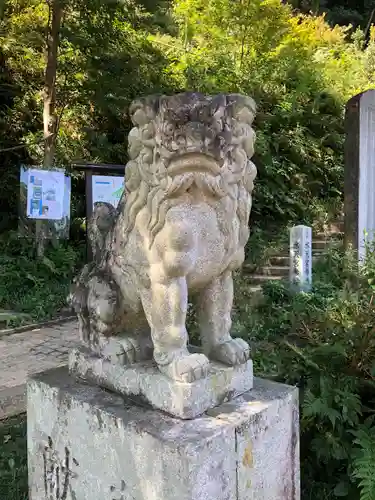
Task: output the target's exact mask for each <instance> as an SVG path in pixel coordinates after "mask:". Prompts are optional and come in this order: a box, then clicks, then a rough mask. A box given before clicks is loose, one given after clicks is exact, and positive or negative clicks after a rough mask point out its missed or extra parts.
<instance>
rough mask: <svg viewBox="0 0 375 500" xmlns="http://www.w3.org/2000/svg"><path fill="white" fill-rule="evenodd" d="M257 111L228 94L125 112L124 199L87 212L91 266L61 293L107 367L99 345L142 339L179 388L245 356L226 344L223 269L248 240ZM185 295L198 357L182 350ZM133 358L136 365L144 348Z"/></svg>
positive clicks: (175, 99) (156, 102)
mask: <svg viewBox="0 0 375 500" xmlns="http://www.w3.org/2000/svg"><path fill="white" fill-rule="evenodd" d="M255 108H256V106H255V103H254V101H253V100H252V99H251V98H249V97H245V96H241V95H235V94H230V95H224V94H223V95H217V96H213V97H212V96H205V95H202V94H199V93H185V94H179V95H175V96H169V97H168V96H161V97H160V96H159V97H149V98H146V99H143V100H139V101H136V102H134V103H133V104H132V106H131V107H130V115H131V117H132V120H133V123H134V125H135V126H134V128H133V129H132V130H131V132H130V134H129V156H130V161H129V163H128V164H127V165H126V169H125V192H124V194H123V197H122V198H121V200H120V203H119V206H118V209H117V210H113V208H111V207H110V206H107V205H105V204H100V203H99V204H97V208H96V210H95V211H94V214H93V217H92V219H91V221H90V222H89V236H90V241H91V245H92V247H93V253H94V255H95V262H92V263H90V264H88V265H87V266H85V267H84V269H83V270H82V272H81V274H80V275H79V277H78V278H77V280H76V282H75V285H74V287H73V289H72V293H71V295H70V303H71V305H72V306H73V307H74V308H75V310H76V312H77V313H78V317H79V320H80V330H81V338H82V342H83V343H84V344H85V345H86V346H87V347H88V348H89V349H92V350H93V351H94V352H96V353H97V354H99V355H102V357H103V358H107V356H106V354H105V353H101V352H100V345H101V344H103V342H102V339H103V337H105V338H108V337H116V336H119V335H120V336H124V334H125V335H127V334H128V335H129V336H132V337H133V338H134V337H136V336H140V338H142V339H143V340H142V342H145V343H148V344H149V343H150V339H152V344H153V357H154V359H155V361H156V363H157V365H158V368H159V370H160V371H161V372H163V373H164V374H165V375H166V376H168V377H169V378H171V379H173V380H176V381H179V382H187V383H191V382H194V381H195V380H199V379H202V378H205V377H207V375H208V372H209V369H210V368H209V360H213V361H219V362H222V363H225V364H227V365H229V366H235V365H239V364H242V363H246V361H247V360H248V359H249V356H250V351H249V346H248V344H247V343H246V342H245V341H243V340H241V339H233V338H232V337H231V335H230V330H231V317H230V316H231V310H232V304H233V280H232V272H233V271H234V270H235V269H238V268H239V267H240V266H241V265H242V263H243V261H244V255H245V252H244V249H245V245H246V242H247V240H248V237H249V226H248V221H249V215H250V210H251V202H252V191H253V181H254V178H255V176H256V168H255V166H254V164H253V163H252V162H251V161H250V158H251V157H252V155H253V153H254V141H255V133H254V131H253V129H252V123H253V120H254V116H255V111H256V109H255ZM188 294H191V295H194V296H195V297H196V301H197V306H198V307H197V309H198V323H199V326H200V333H201V338H202V344H203V351H204V354H197V353H194V354H193V353H189V351H188V349H187V343H188V332H187V331H186V324H185V323H186V312H187V305H188ZM137 353H138V354H142V355H143V359H144V354H145V353H144V350H143V349H139V350H138V351H137ZM149 357H151V354H150V355H149ZM139 360H140V359H135V361H139ZM111 362H114V363H116V361H111ZM118 364H119V365H120V366H121V365H122V364H123V363H118Z"/></svg>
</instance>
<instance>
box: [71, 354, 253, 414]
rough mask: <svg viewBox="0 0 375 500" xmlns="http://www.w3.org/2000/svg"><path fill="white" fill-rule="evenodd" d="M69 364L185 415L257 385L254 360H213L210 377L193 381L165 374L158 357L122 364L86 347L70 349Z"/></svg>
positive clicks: (137, 397)
mask: <svg viewBox="0 0 375 500" xmlns="http://www.w3.org/2000/svg"><path fill="white" fill-rule="evenodd" d="M69 368H70V371H71V373H72V374H73V375H76V376H78V377H80V378H82V379H83V380H86V381H88V382H91V383H93V384H95V385H99V386H101V387H104V388H106V389H110V390H112V391H114V392H116V393H118V394H120V395H123V396H128V397H132V398H133V399H135V400H137V401H141V402H144V403H146V404H148V405H150V406H151V407H153V408H157V409H159V410H163V411H165V412H167V413H169V414H170V415H172V416H175V417H179V418H183V419H189V418H194V417H197V416H198V415H202V413H204V412H205V411H206V410H208V409H209V408H213V407H215V406H217V405H219V404H222V403H224V402H226V401H229V400H230V399H232V398H234V397H236V396H239V395H240V394H243V393H244V392H247V391H249V390H250V389H251V388H252V387H253V363H252V361H251V360H249V361H248V362H247V363H245V364H243V365H239V366H235V367H229V366H225V365H222V364H219V363H211V366H210V373H209V374H208V377H207V378H204V379H201V380H197V381H195V382H192V383H190V384H188V383H182V382H176V381H174V380H171V379H170V378H168V377H167V376H165V375H163V374H162V373H161V372H160V371H159V369H158V367H157V366H156V364H155V362H154V361H144V362H141V363H136V364H131V365H119V364H115V363H113V362H111V361H109V360H106V359H103V358H101V357H99V356H96V355H95V354H93V353H92V351H88V350H87V349H86V348H84V347H80V348H77V349H74V350H73V351H72V352H71V353H70V356H69Z"/></svg>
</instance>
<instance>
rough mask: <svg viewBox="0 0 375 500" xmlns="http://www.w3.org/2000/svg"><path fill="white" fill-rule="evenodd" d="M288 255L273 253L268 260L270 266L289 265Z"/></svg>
mask: <svg viewBox="0 0 375 500" xmlns="http://www.w3.org/2000/svg"><path fill="white" fill-rule="evenodd" d="M289 261H290V257H289V255H282V254H280V255H273V256H272V257H271V258H270V260H269V262H270V265H271V266H289Z"/></svg>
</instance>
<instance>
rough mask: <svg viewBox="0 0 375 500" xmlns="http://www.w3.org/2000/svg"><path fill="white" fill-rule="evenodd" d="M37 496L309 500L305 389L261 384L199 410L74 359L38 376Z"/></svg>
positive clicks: (33, 485) (33, 460)
mask: <svg viewBox="0 0 375 500" xmlns="http://www.w3.org/2000/svg"><path fill="white" fill-rule="evenodd" d="M28 457H29V486H30V497H29V500H45V499H46V498H53V499H56V498H60V499H66V500H68V499H69V500H70V499H77V500H93V499H95V500H96V499H98V500H99V499H108V500H112V499H116V500H120V499H121V500H177V499H178V500H249V499H251V500H255V499H256V500H299V498H300V493H299V491H300V490H299V467H298V465H299V440H298V402H297V392H296V389H294V388H291V387H287V386H283V385H280V384H274V383H270V382H267V381H262V380H258V379H255V384H254V389H253V390H252V391H250V392H249V393H246V394H244V395H243V396H240V397H239V398H237V399H235V400H232V401H231V402H230V403H226V404H224V405H222V406H220V407H218V408H215V409H212V410H210V411H209V412H208V413H207V414H205V415H203V416H202V417H199V418H196V419H195V420H185V421H183V420H180V419H175V418H172V417H169V416H167V415H165V414H163V413H162V412H158V411H155V410H149V409H147V408H142V407H140V406H136V405H134V404H133V403H131V402H129V401H128V402H127V401H125V402H124V400H123V399H122V398H121V397H119V396H117V395H115V394H111V393H108V392H106V391H104V390H102V389H100V388H99V387H95V386H89V385H85V384H83V383H77V382H76V381H75V380H74V379H73V378H72V377H71V376H69V375H68V371H67V370H66V369H57V370H52V371H49V372H46V373H44V374H41V375H36V376H34V377H33V378H32V379H31V380H30V381H29V383H28Z"/></svg>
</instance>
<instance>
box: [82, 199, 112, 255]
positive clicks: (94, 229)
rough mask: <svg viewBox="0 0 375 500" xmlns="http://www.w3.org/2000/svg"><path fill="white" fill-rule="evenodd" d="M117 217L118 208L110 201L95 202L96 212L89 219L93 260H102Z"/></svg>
mask: <svg viewBox="0 0 375 500" xmlns="http://www.w3.org/2000/svg"><path fill="white" fill-rule="evenodd" d="M116 217H117V210H116V209H115V208H114V207H113V206H112V205H111V204H110V203H102V202H98V203H95V207H94V212H93V214H92V216H91V218H90V220H89V221H87V237H88V244H89V245H90V246H91V251H92V255H93V261H94V262H96V263H97V264H99V263H100V261H101V260H102V257H103V254H104V252H105V250H106V241H107V236H108V234H109V233H111V232H112V229H113V226H114V224H115V221H116Z"/></svg>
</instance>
